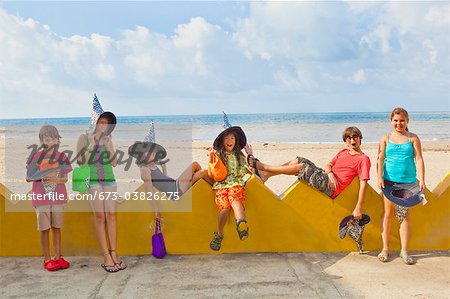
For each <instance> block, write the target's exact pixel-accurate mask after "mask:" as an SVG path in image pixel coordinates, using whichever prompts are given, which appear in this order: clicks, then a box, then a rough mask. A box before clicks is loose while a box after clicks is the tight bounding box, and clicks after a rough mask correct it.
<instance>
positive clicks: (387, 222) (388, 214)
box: [381, 196, 394, 251]
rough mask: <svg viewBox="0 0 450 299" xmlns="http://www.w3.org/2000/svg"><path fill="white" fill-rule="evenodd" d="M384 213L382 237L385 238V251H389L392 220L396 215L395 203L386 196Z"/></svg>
mask: <svg viewBox="0 0 450 299" xmlns="http://www.w3.org/2000/svg"><path fill="white" fill-rule="evenodd" d="M383 198H384V214H383V226H382V231H381V238H382V239H383V251H387V250H388V248H389V235H390V233H391V222H392V217H393V216H394V205H393V204H392V203H391V202H390V201H389V199H387V198H386V197H384V196H383Z"/></svg>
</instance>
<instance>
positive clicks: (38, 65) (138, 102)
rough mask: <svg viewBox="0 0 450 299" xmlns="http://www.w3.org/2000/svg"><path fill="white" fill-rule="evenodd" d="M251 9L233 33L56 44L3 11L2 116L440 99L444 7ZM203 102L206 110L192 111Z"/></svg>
mask: <svg viewBox="0 0 450 299" xmlns="http://www.w3.org/2000/svg"><path fill="white" fill-rule="evenodd" d="M249 9H250V10H249V14H248V16H246V17H244V18H240V19H238V18H233V17H232V16H230V17H229V18H228V21H227V22H229V23H230V24H231V27H232V28H233V30H232V31H230V32H227V31H225V30H224V29H223V28H221V27H220V26H218V25H216V24H212V23H209V22H208V21H206V20H205V19H204V18H202V17H201V16H199V17H194V18H192V19H190V20H189V21H188V22H186V23H180V24H178V25H177V26H175V28H174V31H173V34H172V35H166V34H161V33H158V32H154V31H152V28H147V27H144V26H135V27H134V28H122V31H121V35H120V37H118V38H112V37H109V36H104V35H100V34H98V33H95V32H92V33H91V34H90V35H88V36H82V35H73V36H60V35H57V34H56V33H54V32H53V31H52V28H51V27H49V26H48V25H45V24H41V23H40V22H39V21H38V20H33V19H22V18H20V17H18V16H15V15H11V14H8V13H7V12H6V11H4V10H3V9H1V8H0V76H1V79H0V94H1V101H2V109H1V111H0V117H20V116H21V115H24V114H23V113H25V112H26V116H31V115H33V116H36V117H38V116H49V112H48V109H46V108H45V107H44V108H39V107H36V108H35V107H33V110H32V111H31V110H29V111H27V110H23V109H22V108H19V107H20V105H22V106H29V107H31V105H29V103H31V101H32V100H36V99H39V100H40V101H43V103H47V104H54V103H67V101H70V103H72V105H73V107H71V108H70V110H68V111H61V112H59V113H63V114H64V115H66V116H69V115H86V114H88V112H87V111H88V109H89V106H88V105H87V104H86V103H88V102H89V100H90V98H91V94H92V92H94V91H95V92H97V93H98V94H99V95H102V96H101V98H104V97H106V98H108V101H109V102H110V104H111V106H112V107H110V108H108V109H113V108H116V109H120V110H121V111H122V113H123V114H149V113H169V114H170V113H195V112H201V111H202V112H216V107H215V106H218V105H222V101H223V102H224V103H226V102H227V101H228V100H229V101H230V103H232V104H230V105H235V106H233V107H234V108H233V107H231V108H232V109H235V110H236V111H239V109H244V111H242V112H249V111H252V112H253V111H255V107H264V108H261V109H265V110H266V111H269V112H270V111H273V110H274V108H273V107H275V106H274V105H277V106H276V107H277V108H276V109H281V108H280V103H283V102H284V101H285V102H286V103H291V101H292V99H294V98H295V99H298V100H296V101H294V103H298V105H299V106H298V107H297V108H296V106H292V104H291V106H290V108H289V111H295V109H301V110H300V111H304V110H303V109H305V107H306V108H308V107H313V106H311V105H305V104H306V103H307V102H308V101H309V100H310V99H311V98H314V99H317V100H318V101H320V102H323V103H326V104H325V106H327V105H328V106H327V107H329V109H333V108H336V109H339V108H340V107H341V106H342V105H340V104H339V102H338V101H336V99H339V98H341V97H342V98H344V97H345V99H346V100H349V101H352V99H354V101H358V100H359V99H360V98H361V97H360V95H359V94H358V93H364V94H367V95H371V96H372V97H377V98H380V97H381V98H383V97H384V98H388V97H389V93H391V92H392V93H402V92H403V93H405V98H406V97H407V95H408V94H411V95H417V94H426V93H428V94H429V95H437V96H438V97H439V101H440V102H439V103H442V102H445V101H448V84H449V79H448V78H449V69H450V57H449V56H450V54H449V51H448V49H449V46H450V38H449V35H448V24H449V15H450V14H449V11H450V5H449V4H448V3H445V2H444V3H435V2H432V3H427V2H414V3H412V2H407V3H406V2H398V3H397V2H388V3H385V2H273V1H269V2H251V4H250V7H249ZM118 22H119V21H118ZM424 82H426V84H424ZM363 83H364V84H363ZM362 89H364V90H362ZM352 91H354V92H352ZM445 94H447V95H446V96H445ZM299 95H301V97H299ZM442 95H444V96H442ZM123 98H127V101H128V103H129V104H128V105H125V106H124V105H123V104H122V103H121V101H122V99H123ZM366 98H368V99H370V96H368V97H366ZM80 99H82V100H80ZM273 99H276V101H274V100H273ZM416 101H417V103H419V102H420V101H422V100H421V99H419V98H418V99H417V100H416ZM205 102H206V103H213V104H212V105H210V107H208V106H207V105H206V106H205V105H203V106H201V107H200V108H198V107H199V105H201V104H203V103H205ZM275 102H276V104H275ZM161 103H163V104H161ZM216 103H219V104H216ZM377 103H379V104H384V105H386V106H387V107H388V109H386V110H389V109H390V108H389V107H390V105H391V104H392V103H390V102H389V101H388V100H384V102H383V100H377ZM367 105H368V109H371V108H372V107H371V106H370V105H369V104H367ZM144 106H145V107H148V109H142V107H144ZM419 106H420V105H419V104H417V107H419ZM167 107H180V110H179V111H174V110H173V108H170V110H169V108H167ZM242 107H243V108H242ZM199 109H203V110H199ZM287 109H288V108H286V110H287ZM317 109H320V106H317ZM379 109H383V108H379ZM412 109H414V108H412ZM437 109H439V108H437ZM219 110H220V109H219ZM24 111H25V112H24ZM277 111H279V110H277ZM61 116H63V115H61Z"/></svg>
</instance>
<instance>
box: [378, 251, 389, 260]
mask: <svg viewBox="0 0 450 299" xmlns="http://www.w3.org/2000/svg"><path fill="white" fill-rule="evenodd" d="M378 260H379V261H380V262H382V263H386V262H387V261H388V260H389V252H388V251H387V250H382V251H381V252H380V254H379V255H378Z"/></svg>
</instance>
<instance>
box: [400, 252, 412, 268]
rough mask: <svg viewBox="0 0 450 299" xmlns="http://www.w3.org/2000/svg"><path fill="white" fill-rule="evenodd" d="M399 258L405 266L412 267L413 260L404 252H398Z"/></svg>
mask: <svg viewBox="0 0 450 299" xmlns="http://www.w3.org/2000/svg"><path fill="white" fill-rule="evenodd" d="M400 258H401V259H402V261H403V262H404V263H405V264H406V265H414V259H413V258H412V256H410V255H409V254H407V253H405V252H404V251H400Z"/></svg>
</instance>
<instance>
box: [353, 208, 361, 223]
mask: <svg viewBox="0 0 450 299" xmlns="http://www.w3.org/2000/svg"><path fill="white" fill-rule="evenodd" d="M352 215H353V218H354V219H356V220H360V219H361V217H362V213H361V209H360V208H358V207H356V208H355V209H354V210H353V212H352Z"/></svg>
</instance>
